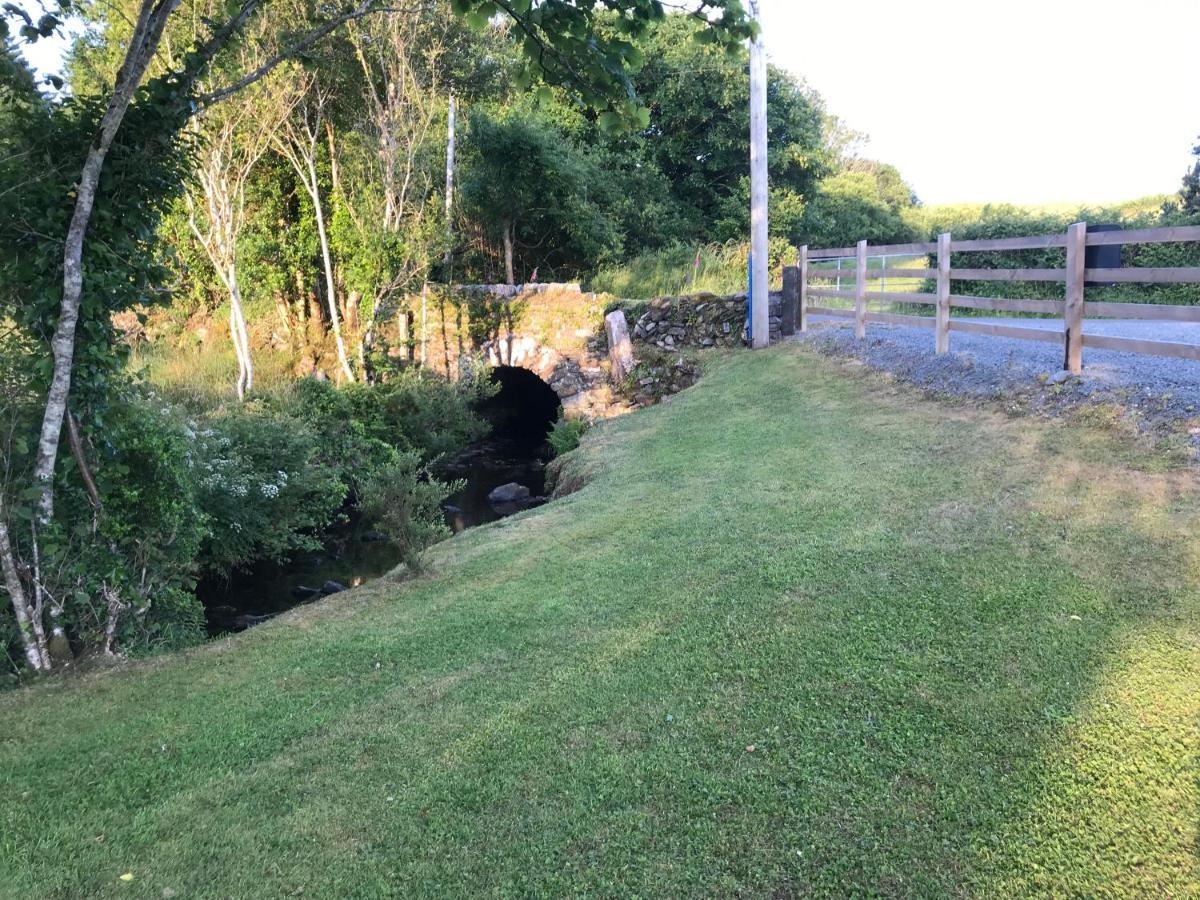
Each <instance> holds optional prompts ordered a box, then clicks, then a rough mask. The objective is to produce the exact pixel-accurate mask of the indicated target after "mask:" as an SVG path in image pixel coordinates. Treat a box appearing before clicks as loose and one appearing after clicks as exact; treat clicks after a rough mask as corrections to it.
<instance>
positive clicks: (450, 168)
mask: <svg viewBox="0 0 1200 900" xmlns="http://www.w3.org/2000/svg"><path fill="white" fill-rule="evenodd" d="M457 113H458V101H457V100H455V99H454V95H453V94H451V95H450V116H449V124H447V126H446V255H445V257H444V259H443V262H444V263H445V267H444V268H445V270H446V274H445V278H446V283H447V284H449V283H450V255H451V251H450V241H451V239H452V238H453V237H454V220H453V218H452V216H453V214H454V120H455V118H456V115H457Z"/></svg>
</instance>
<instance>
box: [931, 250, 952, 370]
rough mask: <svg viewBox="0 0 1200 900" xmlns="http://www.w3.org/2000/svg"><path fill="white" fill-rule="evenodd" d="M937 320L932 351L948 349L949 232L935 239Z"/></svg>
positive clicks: (944, 351)
mask: <svg viewBox="0 0 1200 900" xmlns="http://www.w3.org/2000/svg"><path fill="white" fill-rule="evenodd" d="M937 269H938V274H937V321H936V323H935V328H934V352H936V353H946V352H948V351H949V350H950V232H948V231H947V232H946V233H945V234H939V235H938V241H937Z"/></svg>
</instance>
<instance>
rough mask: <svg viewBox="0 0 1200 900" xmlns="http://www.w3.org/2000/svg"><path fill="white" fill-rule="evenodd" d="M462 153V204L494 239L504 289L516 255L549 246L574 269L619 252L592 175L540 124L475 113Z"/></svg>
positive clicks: (513, 115) (600, 186) (583, 160)
mask: <svg viewBox="0 0 1200 900" xmlns="http://www.w3.org/2000/svg"><path fill="white" fill-rule="evenodd" d="M465 149H466V151H467V153H466V155H467V157H468V162H467V165H466V166H465V170H466V174H465V175H464V177H463V182H462V199H463V205H464V206H465V207H466V209H467V210H469V211H470V212H471V213H473V214H474V215H475V216H477V217H478V218H479V219H480V220H481V221H482V222H483V223H484V225H485V226H486V227H487V228H488V229H489V231H490V232H491V234H492V235H494V236H496V237H498V239H499V242H500V244H501V246H502V248H503V251H502V252H503V260H504V277H505V280H506V282H507V283H508V284H514V283H515V282H516V266H515V261H516V256H517V253H518V252H519V251H520V250H522V249H523V248H524V249H531V250H536V249H538V248H541V247H543V246H547V247H553V248H555V250H556V252H557V254H558V257H557V258H558V261H563V260H564V259H566V260H573V261H574V262H576V263H577V264H578V263H579V262H580V261H582V260H596V259H602V258H603V257H604V255H606V254H608V253H612V252H616V251H617V250H618V249H619V247H620V236H619V234H618V233H617V229H616V227H615V225H614V223H613V222H612V221H611V220H610V219H609V218H608V217H607V215H606V214H605V212H604V210H603V209H602V205H601V204H600V203H597V202H596V201H597V200H598V199H601V197H603V195H604V194H605V193H606V188H605V186H604V181H603V178H602V176H601V173H600V171H599V170H598V168H597V167H596V166H595V164H594V163H593V161H592V160H591V159H590V158H589V157H588V156H587V155H586V154H585V153H584V152H583V151H581V150H580V149H578V148H577V147H575V146H574V145H573V144H572V143H571V142H570V141H569V140H567V139H566V138H565V136H564V135H563V134H562V133H561V132H559V131H558V129H556V128H555V127H554V125H553V124H552V123H551V122H550V121H548V120H547V119H546V118H544V117H542V116H538V115H534V114H531V113H530V112H526V111H522V110H521V109H520V108H519V107H515V108H512V109H510V110H509V111H507V112H506V113H505V114H503V115H500V116H496V117H493V116H490V115H488V114H486V113H484V112H481V111H478V110H477V111H475V112H474V113H472V115H471V118H470V127H469V130H468V135H467V140H466V148H465Z"/></svg>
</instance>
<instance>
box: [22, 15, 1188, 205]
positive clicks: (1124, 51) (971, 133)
mask: <svg viewBox="0 0 1200 900" xmlns="http://www.w3.org/2000/svg"><path fill="white" fill-rule="evenodd" d="M760 2H761V7H762V17H763V29H764V34H765V36H766V43H767V50H768V53H769V54H770V56H771V59H772V61H773V62H774V63H775V64H776V65H778V66H781V67H782V68H785V69H787V70H789V71H791V72H792V73H794V74H796V75H798V76H800V77H801V78H803V79H804V80H805V81H806V82H807V83H808V84H809V86H810V87H812V88H815V89H816V90H817V91H818V92H819V93H820V94H821V95H822V96H823V97H824V98H825V101H826V104H827V106H828V109H829V111H830V112H832V113H834V114H835V115H837V116H838V117H839V118H840V119H842V121H843V122H845V124H846V125H847V126H849V127H850V128H853V129H854V130H856V131H860V132H864V133H865V134H866V135H867V136H868V137H869V142H868V144H867V146H866V147H865V148H864V150H863V151H862V155H864V156H868V157H871V158H874V159H879V160H882V161H883V162H889V163H892V164H893V165H895V166H896V167H897V168H899V170H900V172H901V174H902V175H903V176H904V178H905V180H907V181H908V183H909V184H910V185H911V186H912V188H913V189H914V190H915V191H916V194H917V196H918V197H920V198H921V200H922V202H924V203H927V204H935V203H973V202H994V203H1025V204H1041V203H1045V204H1057V203H1072V204H1076V203H1077V204H1084V203H1091V204H1102V203H1110V202H1117V201H1122V200H1132V199H1134V198H1137V197H1144V196H1147V195H1149V194H1166V193H1174V192H1175V191H1177V190H1178V189H1179V183H1180V179H1181V178H1182V177H1183V173H1184V172H1185V171H1186V170H1187V168H1188V167H1189V165H1190V162H1191V160H1192V158H1191V149H1192V146H1193V145H1194V144H1195V143H1196V142H1197V140H1200V138H1198V137H1197V135H1200V66H1198V60H1200V51H1198V50H1197V49H1196V41H1197V39H1198V36H1200V0H986V2H985V0H908V2H897V0H855V2H854V3H853V4H850V3H843V2H836V0H835V2H831V0H822V2H807V0H760ZM31 49H32V51H33V52H32V53H31V56H32V57H33V61H34V62H35V64H37V65H39V67H41V68H43V70H53V69H56V68H57V65H56V63H57V61H58V55H59V53H60V52H61V49H60V46H59V45H58V43H57V42H53V41H44V42H39V44H38V45H35V47H34V48H31Z"/></svg>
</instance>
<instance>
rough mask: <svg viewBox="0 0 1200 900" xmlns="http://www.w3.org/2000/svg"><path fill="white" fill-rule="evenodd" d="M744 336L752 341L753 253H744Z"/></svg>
mask: <svg viewBox="0 0 1200 900" xmlns="http://www.w3.org/2000/svg"><path fill="white" fill-rule="evenodd" d="M746 273H747V274H746V280H747V282H748V283H747V285H746V338H747V340H749V341H750V343H751V344H753V343H754V253H753V251H752V252H750V253H747V254H746Z"/></svg>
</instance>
